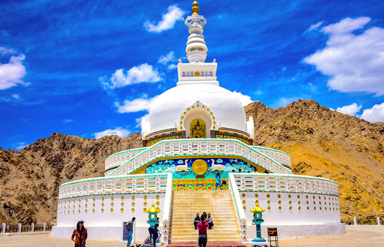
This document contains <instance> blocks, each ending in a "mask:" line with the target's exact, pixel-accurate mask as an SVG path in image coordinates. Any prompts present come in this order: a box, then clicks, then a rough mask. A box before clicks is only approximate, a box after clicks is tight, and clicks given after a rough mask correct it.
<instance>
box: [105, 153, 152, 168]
mask: <svg viewBox="0 0 384 247" xmlns="http://www.w3.org/2000/svg"><path fill="white" fill-rule="evenodd" d="M146 149H147V147H144V148H135V149H130V150H125V151H121V152H118V153H114V154H112V155H110V156H108V157H107V158H106V159H105V171H106V172H107V171H108V170H110V169H116V167H119V166H120V165H122V164H124V163H125V162H126V161H127V160H129V159H131V158H133V157H135V156H136V155H137V154H139V153H140V152H142V151H144V150H146Z"/></svg>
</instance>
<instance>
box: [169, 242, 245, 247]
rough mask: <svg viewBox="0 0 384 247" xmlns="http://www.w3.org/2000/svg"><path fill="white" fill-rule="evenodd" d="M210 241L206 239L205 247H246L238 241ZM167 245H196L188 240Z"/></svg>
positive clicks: (190, 246) (173, 246) (184, 246)
mask: <svg viewBox="0 0 384 247" xmlns="http://www.w3.org/2000/svg"><path fill="white" fill-rule="evenodd" d="M210 242H211V241H208V243H207V247H246V245H243V244H242V243H240V242H238V243H237V242H233V243H232V242H215V243H210ZM167 246H169V247H196V246H197V241H196V242H193V243H188V242H185V243H183V242H181V243H172V244H168V245H167Z"/></svg>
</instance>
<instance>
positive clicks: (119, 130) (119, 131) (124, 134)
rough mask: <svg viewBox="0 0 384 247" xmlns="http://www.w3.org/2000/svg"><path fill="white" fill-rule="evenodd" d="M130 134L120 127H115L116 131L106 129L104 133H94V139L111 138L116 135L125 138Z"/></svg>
mask: <svg viewBox="0 0 384 247" xmlns="http://www.w3.org/2000/svg"><path fill="white" fill-rule="evenodd" d="M130 133H131V132H130V131H129V130H127V129H123V128H121V127H117V128H116V129H107V130H104V131H100V132H96V133H95V138H96V139H99V138H101V137H103V136H112V135H118V136H120V137H122V138H124V137H127V136H128V135H129V134H130Z"/></svg>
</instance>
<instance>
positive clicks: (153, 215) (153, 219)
mask: <svg viewBox="0 0 384 247" xmlns="http://www.w3.org/2000/svg"><path fill="white" fill-rule="evenodd" d="M146 212H147V213H148V220H147V223H148V224H149V225H150V226H151V227H152V228H155V225H156V224H159V221H158V220H157V214H158V213H160V209H158V208H156V207H155V204H154V203H153V204H152V207H150V208H149V209H147V211H146Z"/></svg>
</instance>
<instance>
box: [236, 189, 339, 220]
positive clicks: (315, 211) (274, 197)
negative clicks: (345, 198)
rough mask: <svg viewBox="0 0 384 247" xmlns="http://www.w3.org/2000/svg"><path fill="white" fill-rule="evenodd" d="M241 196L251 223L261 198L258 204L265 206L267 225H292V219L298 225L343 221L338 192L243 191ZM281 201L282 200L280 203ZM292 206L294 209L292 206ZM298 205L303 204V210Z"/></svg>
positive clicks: (264, 217)
mask: <svg viewBox="0 0 384 247" xmlns="http://www.w3.org/2000/svg"><path fill="white" fill-rule="evenodd" d="M243 195H245V197H244V196H243ZM256 195H257V197H256ZM268 195H269V198H268V197H267V196H268ZM279 195H280V198H279ZM289 196H290V197H291V198H289ZM298 196H299V197H300V198H298ZM307 197H308V198H307ZM313 197H315V199H314V198H313ZM240 198H241V200H242V202H243V207H244V206H245V209H244V212H245V215H246V217H247V222H248V225H251V224H252V220H253V214H252V213H251V211H250V210H251V209H253V208H254V207H255V205H256V204H255V202H256V200H258V201H259V206H260V207H261V208H262V209H264V210H265V212H264V213H263V219H264V223H265V224H266V225H274V224H278V225H292V224H293V222H294V223H295V224H297V225H307V224H309V225H310V224H317V225H318V224H329V223H340V205H339V198H338V197H337V196H330V195H329V196H328V195H317V194H299V193H281V192H280V193H279V192H240ZM244 200H245V203H244ZM268 201H269V202H270V203H268ZM279 201H281V204H279V203H278V202H279ZM289 202H291V204H290V203H289ZM307 202H308V203H307ZM268 206H269V207H270V209H268ZM279 207H281V209H279ZM290 207H292V209H289V208H290ZM299 207H301V209H300V210H299ZM307 207H309V209H307ZM320 208H321V210H320ZM325 208H327V209H325Z"/></svg>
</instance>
